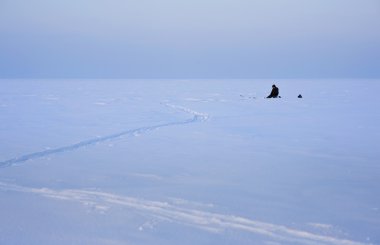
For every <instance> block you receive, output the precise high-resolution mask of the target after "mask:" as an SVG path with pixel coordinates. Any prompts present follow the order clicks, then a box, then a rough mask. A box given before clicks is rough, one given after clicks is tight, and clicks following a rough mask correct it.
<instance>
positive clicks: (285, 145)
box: [0, 80, 380, 245]
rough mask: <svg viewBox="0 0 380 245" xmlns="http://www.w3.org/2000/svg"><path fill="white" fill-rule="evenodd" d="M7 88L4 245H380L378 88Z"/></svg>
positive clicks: (307, 83)
mask: <svg viewBox="0 0 380 245" xmlns="http://www.w3.org/2000/svg"><path fill="white" fill-rule="evenodd" d="M273 83H276V85H277V86H278V87H279V88H280V95H281V98H278V99H266V98H265V97H266V96H267V95H268V94H269V93H270V89H271V85H272V84H273ZM0 85H1V90H0V121H1V124H0V142H1V147H0V199H1V202H0V217H1V219H0V244H111V245H113V244H155V245H156V244H218V245H219V244H264V245H278V244H285V245H290V244H313V245H314V244H332V245H364V244H380V211H379V210H380V181H379V180H380V167H379V164H378V162H377V161H378V159H379V156H380V151H379V150H380V149H379V147H378V144H377V141H378V139H379V136H380V133H379V132H380V131H379V130H378V129H377V127H378V125H380V122H379V121H380V114H379V113H378V108H379V106H380V99H379V96H377V95H376V92H377V91H379V90H380V81H378V80H278V81H269V80H0ZM298 94H302V96H303V98H302V99H300V98H297V96H298Z"/></svg>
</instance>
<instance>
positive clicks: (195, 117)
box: [0, 104, 208, 168]
mask: <svg viewBox="0 0 380 245" xmlns="http://www.w3.org/2000/svg"><path fill="white" fill-rule="evenodd" d="M165 105H166V106H168V107H170V108H173V109H176V110H178V111H182V112H185V113H188V114H191V115H193V117H192V118H190V119H187V120H184V121H177V122H168V123H162V124H157V125H153V126H147V127H141V128H136V129H131V130H127V131H123V132H119V133H115V134H111V135H107V136H103V137H99V138H94V139H89V140H85V141H81V142H79V143H76V144H72V145H68V146H62V147H59V148H55V149H49V150H45V151H39V152H34V153H30V154H26V155H22V156H19V157H15V158H12V159H9V160H5V161H3V162H0V168H5V167H11V166H13V165H15V164H18V163H22V162H26V161H28V160H33V159H38V158H43V157H46V156H49V155H53V154H57V153H63V152H69V151H74V150H77V149H80V148H83V147H86V146H90V145H94V144H97V143H102V142H105V141H110V140H115V139H118V138H120V137H123V136H133V135H136V134H144V133H148V132H150V131H153V130H156V129H159V128H164V127H170V126H178V125H185V124H190V123H195V122H201V121H206V120H207V119H208V115H207V114H203V113H199V112H196V111H193V110H190V109H188V108H185V107H182V106H176V105H172V104H165Z"/></svg>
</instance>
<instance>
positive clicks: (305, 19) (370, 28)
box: [0, 0, 380, 78]
mask: <svg viewBox="0 0 380 245" xmlns="http://www.w3.org/2000/svg"><path fill="white" fill-rule="evenodd" d="M378 23H380V3H379V2H378V1H377V0H364V1H355V0H345V1H343V0H336V1H327V0H310V1H296V0H269V1H268V0H267V1H264V0H260V1H252V0H234V1H232V0H219V1H216V0H206V1H200V0H193V1H178V0H157V1H152V0H140V1H132V0H111V1H104V0H92V1H90V0H77V1H49V0H30V1H27V2H25V1H21V0H12V1H10V0H5V1H1V2H0V33H1V39H0V78H1V77H4V78H18V77H37V78H44V77H49V78H54V77H57V78H70V77H76V78H85V77H88V78H102V77H109V78H255V77H268V78H272V77H284V78H288V77H292V78H305V77H310V78H334V77H368V78H372V77H380V63H379V62H378V61H379V60H380V29H379V28H378Z"/></svg>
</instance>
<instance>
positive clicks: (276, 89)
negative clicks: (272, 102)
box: [267, 84, 279, 98]
mask: <svg viewBox="0 0 380 245" xmlns="http://www.w3.org/2000/svg"><path fill="white" fill-rule="evenodd" d="M278 94H279V90H278V88H277V87H276V85H274V84H273V85H272V92H271V93H270V95H269V96H268V97H267V98H277V97H278Z"/></svg>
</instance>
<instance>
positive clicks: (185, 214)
mask: <svg viewBox="0 0 380 245" xmlns="http://www.w3.org/2000/svg"><path fill="white" fill-rule="evenodd" d="M0 190H4V191H16V192H24V193H32V194H36V195H40V196H43V197H48V198H54V199H58V200H65V201H77V202H79V203H81V204H84V205H86V206H88V205H92V206H93V207H94V208H95V210H98V211H101V212H104V211H107V210H109V209H110V208H112V206H116V207H122V208H132V209H135V210H136V211H138V212H142V213H143V214H144V215H152V216H154V217H159V218H161V219H162V220H166V221H170V222H175V223H178V224H182V225H188V226H192V227H196V228H199V229H203V230H205V231H209V232H222V231H224V230H226V229H234V230H239V231H244V232H249V233H253V234H258V235H262V236H266V237H270V238H273V239H277V240H282V241H288V242H293V243H301V244H314V245H315V244H331V245H369V244H368V243H362V242H356V241H352V240H347V239H341V238H336V237H332V236H328V235H320V234H315V233H312V232H308V231H302V230H297V229H294V228H288V227H286V226H283V225H276V224H271V223H265V222H260V221H255V220H251V219H248V218H244V217H239V216H234V215H226V214H219V213H213V212H208V211H203V210H198V209H194V208H186V207H181V206H178V205H175V204H170V203H167V202H159V201H148V200H144V199H138V198H134V197H128V196H121V195H116V194H112V193H107V192H100V191H90V190H81V189H66V190H53V189H48V188H30V187H23V186H19V185H13V184H8V183H4V182H0Z"/></svg>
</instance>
